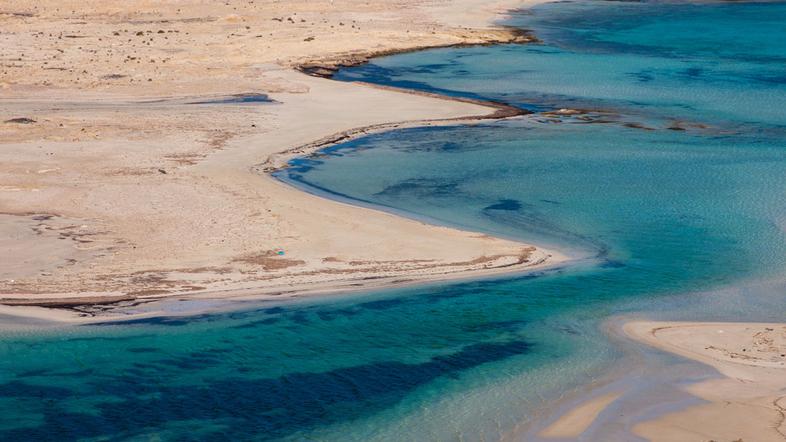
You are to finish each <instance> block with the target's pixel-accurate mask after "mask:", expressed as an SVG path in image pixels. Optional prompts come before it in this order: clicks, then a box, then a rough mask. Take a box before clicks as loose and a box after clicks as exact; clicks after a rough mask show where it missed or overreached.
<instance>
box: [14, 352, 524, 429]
mask: <svg viewBox="0 0 786 442" xmlns="http://www.w3.org/2000/svg"><path fill="white" fill-rule="evenodd" d="M531 347H532V344H530V343H529V342H526V341H523V340H513V341H509V342H492V343H480V344H473V345H468V346H465V347H464V348H462V349H461V350H459V351H457V352H455V353H451V354H447V355H441V356H435V357H432V358H430V359H429V360H427V361H425V362H422V363H403V362H398V361H387V362H375V363H369V364H365V365H358V366H353V367H346V368H339V369H336V370H331V371H328V372H321V373H291V374H287V375H284V376H281V377H278V378H268V379H247V378H230V379H226V378H224V379H220V380H210V381H208V382H206V383H205V384H202V385H187V386H178V385H171V384H153V383H148V382H146V379H141V380H140V379H139V378H138V377H137V376H124V375H119V376H114V377H112V378H111V379H102V380H101V384H99V385H97V387H99V390H98V391H106V390H107V389H108V390H111V391H112V392H113V393H114V394H116V395H118V396H120V400H116V401H112V402H104V403H101V404H98V405H97V406H96V407H95V411H96V413H95V414H92V413H91V414H88V413H75V412H71V411H69V409H68V408H66V406H65V405H64V404H61V403H60V401H62V400H65V399H66V398H68V397H70V396H71V395H72V394H73V392H72V391H71V390H69V389H66V388H60V387H40V386H36V385H32V384H26V383H21V382H17V381H12V382H7V383H5V384H0V395H4V396H9V397H17V398H39V399H46V400H47V401H48V404H46V405H45V406H43V410H42V411H43V422H42V423H41V424H40V425H37V426H30V427H25V428H15V429H10V430H6V431H3V432H0V439H2V440H33V441H36V440H52V437H53V435H57V440H60V441H70V440H79V439H85V438H107V437H114V438H122V437H132V436H134V435H141V434H144V433H145V432H146V431H154V430H160V429H161V428H162V427H164V426H165V425H168V424H172V423H177V422H178V421H181V422H186V421H194V420H201V421H211V420H221V421H222V422H224V421H228V422H231V425H228V426H226V427H225V428H223V429H222V430H219V431H218V432H215V433H211V434H209V435H208V436H204V435H202V436H201V437H208V438H210V439H212V440H245V439H246V438H247V437H248V435H251V434H254V435H257V436H259V437H261V438H262V439H266V440H271V439H275V438H280V437H283V436H286V435H288V434H291V433H293V432H295V431H303V430H305V429H308V428H312V427H314V426H317V425H325V424H329V423H331V422H338V421H343V420H346V419H348V418H359V417H362V416H365V415H368V414H370V413H372V412H374V411H376V410H379V409H381V408H384V407H389V406H391V405H393V404H395V403H396V402H398V401H400V400H401V399H402V398H403V397H404V396H405V395H406V394H407V393H408V392H410V391H411V390H413V389H415V388H417V387H419V386H421V385H424V384H426V383H428V382H431V381H433V380H435V379H437V378H440V377H456V376H458V374H459V373H460V372H462V371H464V370H467V369H470V368H473V367H476V366H479V365H482V364H486V363H491V362H496V361H501V360H504V359H507V358H511V357H516V356H521V355H525V354H527V353H528V352H530V351H531ZM140 381H141V382H140ZM107 382H111V385H110V386H107V385H105V384H106V383H107ZM151 393H153V394H151ZM357 404H364V406H362V407H359V406H357ZM347 414H349V416H348V415H347Z"/></svg>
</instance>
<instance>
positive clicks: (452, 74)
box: [0, 2, 786, 441]
mask: <svg viewBox="0 0 786 442" xmlns="http://www.w3.org/2000/svg"><path fill="white" fill-rule="evenodd" d="M784 19H786V6H785V5H784V4H782V3H766V4H755V3H736V2H735V3H705V4H700V5H698V4H697V5H690V4H669V3H652V2H645V3H628V2H608V3H599V2H587V3H559V4H552V5H545V6H542V7H538V8H536V9H535V10H534V11H533V12H531V13H522V14H520V15H517V16H516V17H514V18H513V19H512V20H513V23H515V24H518V25H520V26H523V27H528V28H532V29H534V30H535V31H536V32H537V34H538V35H539V36H540V37H541V38H542V39H543V40H544V43H543V44H539V45H528V46H516V45H505V46H496V47H480V48H466V49H450V50H433V51H425V52H421V53H413V54H405V55H399V56H394V57H389V58H384V59H380V60H376V61H375V62H374V63H371V64H368V65H365V66H361V67H357V68H352V69H348V70H346V71H342V72H341V73H340V74H339V79H341V80H346V81H352V80H355V79H361V80H364V81H373V82H377V83H382V84H392V85H399V86H406V87H414V88H420V89H425V90H436V91H441V92H443V93H450V94H455V95H464V96H473V97H481V98H487V99H493V100H499V101H505V102H508V103H512V104H515V105H519V106H522V107H525V108H527V109H531V110H533V111H536V113H535V114H533V115H531V116H528V117H525V118H517V119H512V120H506V121H502V122H496V123H483V124H476V125H471V126H458V127H441V128H419V129H407V130H402V131H395V132H389V133H384V134H378V135H372V136H368V137H365V138H362V139H358V140H355V141H351V142H349V143H346V144H343V145H340V146H337V147H335V148H332V149H330V150H329V151H328V152H326V153H325V154H324V155H321V156H319V157H316V158H310V159H307V160H299V161H297V162H295V164H294V165H293V167H292V168H291V169H289V170H288V171H286V172H285V173H283V174H281V176H280V177H281V178H282V179H284V180H287V181H289V182H291V183H293V184H295V185H297V186H302V187H303V188H305V189H307V190H310V191H314V192H319V193H324V194H329V195H332V196H333V197H336V198H351V199H354V200H356V201H359V202H361V203H363V204H370V205H374V206H377V207H381V208H384V209H385V210H391V211H396V212H398V213H406V214H410V215H411V216H416V217H421V218H425V219H430V220H436V221H439V222H443V223H447V224H449V225H453V226H458V227H464V228H468V229H473V230H477V231H484V232H488V233H492V234H497V235H502V236H506V237H511V238H516V239H521V240H525V241H531V242H534V243H536V244H542V245H545V246H551V247H557V248H560V249H562V250H565V251H567V252H569V253H571V254H573V255H575V256H579V257H581V258H582V259H581V260H580V261H579V262H577V263H575V264H572V265H571V266H569V267H566V268H562V269H556V270H553V271H549V272H544V273H540V274H534V275H525V276H519V277H510V278H503V279H496V280H484V281H475V282H466V283H460V284H440V285H431V286H426V287H416V288H407V289H401V290H389V291H384V292H379V293H372V294H364V295H357V296H347V297H342V298H329V299H322V300H312V301H300V302H296V303H282V304H280V305H270V306H262V307H259V308H256V309H253V310H245V311H240V312H229V313H216V314H207V315H200V316H196V317H187V318H156V319H149V320H138V321H134V322H131V323H114V324H106V325H102V326H85V327H72V328H67V329H61V330H44V331H36V332H32V331H21V330H20V331H13V332H12V331H3V332H0V333H2V339H0V405H2V409H3V411H4V412H3V413H0V440H58V441H59V440H151V439H152V440H156V439H161V440H204V439H209V440H271V439H287V440H340V441H347V440H358V441H367V440H480V439H485V440H489V439H496V438H498V437H499V436H500V435H502V434H505V433H507V432H508V431H509V430H510V429H511V428H513V426H514V425H515V424H516V423H518V422H521V421H525V422H526V420H527V419H528V418H530V417H532V416H533V413H534V412H536V411H537V410H538V409H540V408H542V407H543V406H544V405H545V404H548V403H550V401H552V400H554V399H555V398H557V397H559V396H560V395H561V394H563V393H564V392H566V391H570V390H571V389H573V388H575V387H578V386H581V385H583V384H585V383H586V382H588V381H590V380H592V379H596V378H598V377H600V376H602V375H603V373H604V372H606V370H608V369H609V368H610V367H612V366H614V364H616V363H617V362H618V361H619V360H620V358H621V356H622V355H621V351H620V350H619V349H618V348H617V346H616V345H614V344H613V343H611V342H610V341H609V340H608V339H607V338H606V337H605V335H604V334H603V333H602V331H601V324H602V323H603V322H604V321H605V320H606V319H607V318H609V317H611V316H614V315H620V314H630V315H644V316H651V317H666V318H692V317H693V318H714V319H752V320H782V318H783V316H784V313H786V302H784V298H783V293H784V292H785V291H784V290H785V289H786V284H784V282H783V280H784V278H783V270H782V269H783V267H784V263H785V262H786V249H785V248H784V245H785V244H786V242H784V234H783V227H784V219H786V218H784V214H786V199H785V198H783V195H784V191H786V180H784V177H786V155H784V154H785V153H786V133H785V132H784V127H785V126H786V81H785V79H786V64H784V54H786V25H785V24H784V23H786V20H784ZM562 108H573V109H583V110H585V111H586V112H585V113H581V114H578V115H565V114H564V113H563V114H553V113H552V114H549V113H548V111H552V110H556V109H562Z"/></svg>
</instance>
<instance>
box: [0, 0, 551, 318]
mask: <svg viewBox="0 0 786 442" xmlns="http://www.w3.org/2000/svg"><path fill="white" fill-rule="evenodd" d="M516 5H520V2H511V1H507V2H505V1H500V2H485V1H481V0H456V1H417V0H406V1H388V0H386V1H379V0H374V1H343V0H334V1H329V0H328V1H314V0H288V1H284V2H279V1H237V0H231V1H226V2H213V1H207V0H206V1H198V0H185V1H163V2H149V1H90V0H88V1H84V0H80V1H78V2H77V1H67V0H42V1H38V2H28V1H17V0H8V1H4V2H2V4H0V28H1V29H2V32H1V33H0V145H1V148H0V256H2V263H1V264H0V302H1V303H4V304H7V305H47V306H68V305H72V306H73V305H82V304H96V303H102V302H117V301H123V300H125V301H131V300H134V299H137V300H139V299H154V298H158V297H163V296H183V295H186V294H190V295H200V296H230V295H238V294H242V295H249V294H254V295H262V296H274V295H293V294H298V293H305V292H329V291H341V290H348V289H358V288H361V287H369V286H378V285H387V284H392V283H402V282H412V281H422V280H429V279H442V278H456V277H465V276H477V275H484V274H494V273H501V272H511V271H521V270H525V269H528V268H533V267H537V266H543V265H548V264H553V263H555V262H559V260H561V259H563V257H561V256H558V255H557V254H555V253H552V252H549V251H546V250H542V249H536V248H534V247H532V246H529V245H526V244H521V243H517V242H513V241H506V240H501V239H497V238H491V237H488V236H486V235H481V234H477V233H472V232H465V231H460V230H456V229H450V228H445V227H437V226H431V225H426V224H424V223H421V222H417V221H413V220H408V219H404V218H401V217H397V216H393V215H390V214H386V213H382V212H379V211H375V210H370V209H365V208H359V207H353V206H350V205H346V204H341V203H338V202H334V201H328V200H325V199H322V198H318V197H315V196H312V195H308V194H305V193H303V192H300V191H297V190H295V189H292V188H290V187H288V186H286V185H283V184H281V183H279V182H278V181H276V180H274V179H272V178H271V177H269V176H268V175H266V174H265V173H263V171H264V170H267V169H269V168H270V167H271V166H280V165H281V164H283V163H284V162H285V161H286V160H287V159H289V158H291V157H292V156H294V155H298V154H302V153H305V152H306V151H307V150H309V149H314V148H315V147H316V145H315V144H314V142H315V141H317V140H322V141H325V140H330V139H332V138H331V137H333V138H335V136H334V134H342V133H345V132H347V131H349V132H351V133H354V134H358V133H362V130H361V131H357V130H355V129H357V128H363V127H370V128H371V129H376V130H378V129H380V128H387V127H393V126H395V124H391V123H401V124H402V125H413V124H446V123H456V122H457V121H463V120H462V119H465V118H467V117H487V116H489V115H492V114H494V113H495V112H497V111H498V109H496V108H493V107H488V106H484V105H480V104H477V103H468V102H459V101H451V100H446V99H438V98H434V97H429V96H421V95H416V94H406V93H401V92H397V91H392V90H384V89H381V88H374V87H370V86H367V85H359V84H346V83H339V82H334V81H331V80H327V79H322V78H316V77H312V76H307V75H304V74H302V73H299V72H297V71H296V69H295V68H297V67H299V66H302V65H304V64H309V65H314V64H318V65H326V66H328V67H330V66H331V65H335V64H339V65H340V64H344V63H355V62H358V61H362V60H364V59H365V58H367V57H368V56H369V55H373V54H376V53H385V52H388V51H401V50H409V49H414V48H419V47H428V46H445V45H456V44H479V43H488V42H505V41H516V42H521V41H526V40H527V36H526V35H522V34H521V33H520V32H518V31H515V30H511V29H506V28H503V27H497V26H494V25H492V22H493V21H494V20H497V19H500V18H501V16H500V15H499V14H500V13H501V12H503V11H504V10H505V8H510V7H513V6H516ZM235 94H266V95H268V96H269V97H270V98H272V99H273V100H275V101H276V102H275V103H264V104H262V103H251V104H215V103H212V104H211V103H204V102H206V101H211V100H216V99H223V98H227V97H232V96H233V95H235ZM195 103H201V104H195ZM426 120H427V121H426ZM380 125H381V126H380ZM353 130H354V132H353ZM298 147H302V148H300V149H299V148H298ZM256 165H258V167H255V166H256ZM281 250H283V252H284V255H279V254H278V252H279V251H281ZM27 311H30V309H27ZM36 314H40V312H38V313H36Z"/></svg>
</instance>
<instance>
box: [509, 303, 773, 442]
mask: <svg viewBox="0 0 786 442" xmlns="http://www.w3.org/2000/svg"><path fill="white" fill-rule="evenodd" d="M604 328H605V334H606V335H608V336H609V337H610V338H611V339H612V340H613V341H617V344H618V346H620V349H621V350H622V351H623V353H624V354H625V356H624V357H623V359H622V360H621V361H620V362H618V363H616V364H615V365H614V366H613V367H610V369H609V371H608V372H607V373H605V374H603V376H601V377H600V378H598V379H593V381H592V382H591V383H589V384H587V385H584V386H582V387H580V388H578V389H576V390H574V391H573V392H569V393H568V394H566V395H565V396H564V397H562V398H560V399H559V400H557V401H556V402H554V403H553V404H551V405H549V406H548V407H547V408H546V409H544V410H543V412H542V413H540V414H538V416H537V417H536V418H535V419H533V420H532V421H530V422H528V423H526V424H523V425H522V426H521V427H520V428H514V429H513V430H512V431H511V432H510V433H509V434H508V435H507V436H506V437H505V438H504V440H511V441H512V440H532V441H550V440H630V439H631V438H641V439H643V440H650V441H663V442H669V441H674V440H718V441H721V440H728V441H735V440H757V441H758V440H762V441H780V440H783V438H784V437H786V419H784V416H786V408H784V406H786V396H785V395H784V394H785V393H784V392H786V381H784V380H785V379H786V356H784V355H785V354H786V324H783V323H754V322H702V321H654V320H643V319H636V318H629V317H617V318H612V319H611V320H610V321H608V322H607V323H606V325H605V327H604Z"/></svg>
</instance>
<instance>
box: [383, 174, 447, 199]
mask: <svg viewBox="0 0 786 442" xmlns="http://www.w3.org/2000/svg"><path fill="white" fill-rule="evenodd" d="M459 185H460V183H459V182H458V181H454V182H445V181H444V180H438V179H431V178H413V179H409V180H406V181H402V182H400V183H396V184H392V185H390V186H387V187H385V188H384V189H382V190H381V191H379V192H377V193H375V194H374V195H375V196H383V197H401V196H403V195H406V196H409V197H411V196H423V197H441V196H447V195H450V196H458V195H460V194H461V193H462V192H461V190H460V188H459Z"/></svg>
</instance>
